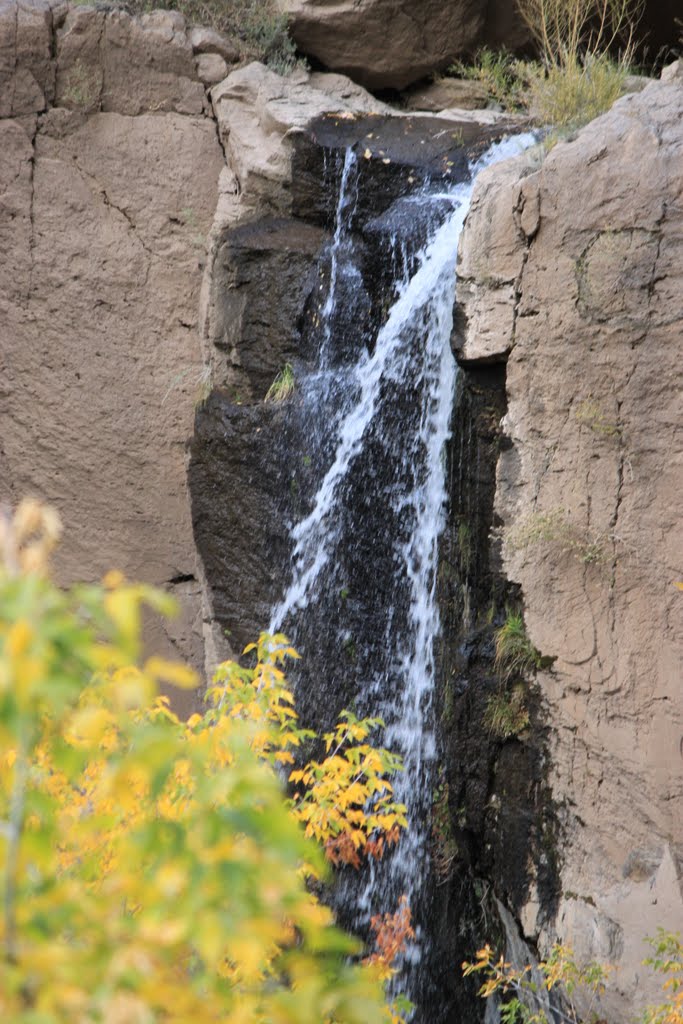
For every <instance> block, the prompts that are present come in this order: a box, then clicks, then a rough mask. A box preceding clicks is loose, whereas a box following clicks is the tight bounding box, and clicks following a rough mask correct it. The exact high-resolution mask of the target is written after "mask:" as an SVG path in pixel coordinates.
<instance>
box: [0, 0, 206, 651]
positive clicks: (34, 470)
mask: <svg viewBox="0 0 683 1024" xmlns="http://www.w3.org/2000/svg"><path fill="white" fill-rule="evenodd" d="M0 53H1V54H2V56H1V57H0V111H1V112H2V115H3V117H4V119H2V120H0V139H1V142H0V323H1V326H0V342H1V343H0V363H1V368H0V381H1V383H0V390H1V393H2V402H1V403H0V496H1V498H2V500H9V501H12V502H15V501H17V500H19V499H20V498H21V497H22V496H23V495H24V494H27V493H31V494H37V495H39V496H40V497H42V498H43V499H46V500H48V501H49V502H51V503H52V504H54V505H55V506H56V507H57V508H58V509H59V511H60V513H61V515H62V517H63V519H64V523H65V527H66V537H65V541H64V543H63V545H62V547H61V549H60V554H59V571H60V576H61V579H62V580H64V581H65V582H66V581H69V580H74V579H80V578H82V577H83V574H84V573H87V574H89V576H90V578H98V577H99V575H100V574H102V573H103V572H104V571H105V570H106V569H108V568H110V567H112V566H116V567H118V568H120V569H122V570H123V571H124V572H126V573H127V574H128V575H130V576H131V577H132V578H134V579H141V580H144V581H147V582H151V583H155V584H159V585H163V586H166V587H167V588H168V589H170V590H172V591H173V592H174V593H175V594H176V595H177V596H178V598H179V600H180V605H181V615H180V617H179V619H177V620H175V621H173V622H170V623H168V624H164V625H163V626H162V625H161V624H158V623H157V624H153V625H152V624H150V629H149V637H148V638H149V643H150V646H151V647H153V648H154V649H155V650H159V651H161V652H162V653H166V654H178V655H180V656H182V657H184V658H188V659H189V660H191V661H192V662H194V664H196V665H197V666H200V665H201V664H202V661H203V644H202V624H201V593H200V590H201V588H200V583H199V579H198V575H199V574H198V565H197V558H196V551H195V545H194V540H193V536H192V524H191V518H190V508H189V500H188V493H187V484H186V472H185V442H186V440H187V438H188V437H189V435H190V434H191V432H192V424H193V417H194V405H195V403H196V401H197V400H198V399H199V398H200V397H201V388H202V366H203V361H202V353H201V348H200V342H199V333H198V330H197V326H198V307H199V292H200V286H201V280H202V273H203V264H204V258H205V239H206V235H207V232H208V230H209V228H210V225H211V222H212V219H213V215H214V210H215V206H216V196H217V181H218V177H219V174H220V171H221V168H222V166H223V155H222V152H221V148H220V145H219V141H218V138H217V135H216V127H215V123H214V122H213V121H212V120H211V119H210V118H209V117H207V116H206V111H207V110H208V109H209V107H208V100H207V98H206V94H205V91H204V87H203V86H202V83H201V82H200V81H199V79H198V76H197V73H196V69H195V59H194V55H193V48H192V45H191V44H190V42H189V40H188V37H187V35H186V32H185V25H184V21H183V19H182V18H180V16H179V15H176V14H171V13H162V12H159V13H157V14H154V15H149V16H146V17H145V18H143V19H141V20H136V19H133V18H130V17H129V16H128V15H126V14H124V13H123V12H120V11H119V12H109V13H105V12H104V11H101V10H95V9H94V8H87V7H67V6H66V5H65V4H56V3H49V2H45V0H36V2H27V0H20V2H18V3H14V2H12V3H3V4H2V6H0Z"/></svg>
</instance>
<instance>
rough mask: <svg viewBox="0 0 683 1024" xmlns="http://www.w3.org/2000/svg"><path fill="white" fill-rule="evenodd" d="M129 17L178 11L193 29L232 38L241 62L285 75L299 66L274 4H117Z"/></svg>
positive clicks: (242, 0) (249, 0)
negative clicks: (260, 64) (197, 27)
mask: <svg viewBox="0 0 683 1024" xmlns="http://www.w3.org/2000/svg"><path fill="white" fill-rule="evenodd" d="M114 3H115V4H116V5H117V6H119V7H123V8H124V9H125V10H127V11H128V12H129V13H130V14H146V13H148V12H149V11H153V10H157V9H159V8H162V9H163V10H168V11H179V12H180V13H181V14H182V15H183V16H184V17H185V19H186V20H187V21H188V22H189V23H190V24H193V25H204V26H206V27H207V28H213V29H215V30H216V31H217V32H221V33H222V34H223V35H226V36H228V37H230V38H231V39H232V40H234V42H235V43H236V44H237V47H238V50H239V52H240V57H241V59H242V60H244V61H247V60H260V61H262V62H263V63H264V64H267V65H268V66H269V67H271V68H272V69H273V70H274V71H278V72H279V73H280V74H286V73H287V72H289V71H292V70H293V69H294V68H295V67H296V66H297V64H298V60H297V56H296V48H295V46H294V42H293V41H292V39H291V38H290V36H289V32H288V18H287V15H286V14H282V13H281V12H280V11H279V10H278V9H277V7H276V5H275V3H274V0H156V2H154V0H114Z"/></svg>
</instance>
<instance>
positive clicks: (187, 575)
mask: <svg viewBox="0 0 683 1024" xmlns="http://www.w3.org/2000/svg"><path fill="white" fill-rule="evenodd" d="M196 582H197V577H196V576H195V574H194V573H192V572H179V573H177V574H176V575H175V576H171V577H170V579H167V580H164V586H170V587H175V586H177V585H178V584H179V583H196Z"/></svg>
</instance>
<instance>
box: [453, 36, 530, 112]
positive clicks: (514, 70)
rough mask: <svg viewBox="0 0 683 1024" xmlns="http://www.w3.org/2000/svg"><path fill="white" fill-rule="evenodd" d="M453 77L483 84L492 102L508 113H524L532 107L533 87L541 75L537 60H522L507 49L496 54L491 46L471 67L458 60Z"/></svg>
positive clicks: (454, 66) (476, 57)
mask: <svg viewBox="0 0 683 1024" xmlns="http://www.w3.org/2000/svg"><path fill="white" fill-rule="evenodd" d="M448 73H449V75H453V76H454V77H456V78H466V79H468V80H470V81H475V82H480V83H481V85H483V86H484V88H485V89H486V90H487V91H488V93H489V95H490V97H491V99H492V100H494V101H495V102H496V103H499V104H500V105H501V106H502V107H503V109H504V110H512V111H517V110H524V109H526V108H527V107H528V105H529V87H530V85H531V82H532V80H533V79H534V78H536V77H537V74H538V65H537V64H535V63H534V62H533V61H524V60H519V59H518V58H516V57H513V56H512V54H510V53H507V52H506V51H505V50H502V51H499V52H496V51H495V50H491V49H489V48H488V47H484V48H483V49H481V50H478V51H477V53H476V54H475V56H474V60H473V61H472V63H471V64H467V63H465V62H463V61H456V62H455V63H454V64H452V65H451V66H450V67H449V69H448Z"/></svg>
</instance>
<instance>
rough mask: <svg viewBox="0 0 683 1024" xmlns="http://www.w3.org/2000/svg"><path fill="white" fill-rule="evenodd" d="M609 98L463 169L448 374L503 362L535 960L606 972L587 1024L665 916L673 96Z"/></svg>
mask: <svg viewBox="0 0 683 1024" xmlns="http://www.w3.org/2000/svg"><path fill="white" fill-rule="evenodd" d="M670 79H671V81H670V84H667V83H654V84H652V85H650V86H648V88H646V89H645V90H644V92H642V93H640V94H638V95H632V96H627V97H625V98H623V99H622V100H620V101H619V102H618V103H617V104H616V105H615V107H614V108H613V110H612V111H611V112H610V113H608V114H606V115H604V116H603V117H602V118H600V119H599V120H597V121H595V122H594V123H592V124H591V125H589V126H588V127H586V128H585V129H584V130H583V131H581V132H580V133H579V135H578V137H577V138H576V139H575V140H574V141H572V142H569V143H559V144H558V145H557V146H556V147H555V148H554V149H553V150H552V151H551V152H550V153H549V155H548V156H547V157H546V159H545V161H544V162H543V163H542V165H541V166H540V167H539V163H538V160H537V159H535V158H534V156H533V155H531V156H525V157H523V158H520V159H519V160H516V161H514V162H511V163H508V164H506V165H502V166H498V167H495V168H493V169H491V170H489V171H488V172H485V173H484V174H482V176H481V178H480V180H479V183H478V185H477V188H476V190H475V197H474V201H473V205H472V208H471V211H470V214H469V218H468V222H467V226H466V229H465V232H464V235H463V238H462V242H461V261H460V267H459V274H460V283H459V295H460V300H461V302H462V304H463V306H464V310H463V312H464V316H463V317H461V319H460V322H459V324H458V329H457V332H456V339H455V340H456V347H457V348H458V349H459V352H460V357H461V359H462V360H463V361H465V362H470V363H477V362H481V363H486V362H490V361H495V360H498V359H504V358H505V357H506V355H507V354H508V353H509V359H508V369H507V391H508V399H509V408H508V413H507V416H506V418H505V420H504V429H505V433H506V435H507V438H508V443H507V447H506V450H504V452H503V454H502V455H501V458H500V461H499V467H498V484H497V498H496V507H497V512H498V515H499V516H500V518H501V520H502V524H503V541H504V543H503V558H504V567H505V571H506V574H507V575H508V577H509V579H511V580H513V581H515V582H517V583H518V584H519V585H520V586H521V589H522V594H523V598H524V604H525V617H526V623H527V628H528V633H529V636H530V638H531V640H532V641H533V643H534V644H535V645H536V647H537V648H538V649H539V650H540V651H541V652H542V653H543V655H546V656H548V657H552V658H554V659H555V660H554V664H553V667H552V671H545V672H541V673H539V683H540V686H541V691H542V695H543V698H544V701H545V707H546V715H547V719H548V722H549V725H550V727H551V733H550V755H551V783H552V790H553V799H554V801H555V804H556V807H557V809H558V813H559V815H560V818H561V820H562V821H563V824H564V838H563V840H562V842H561V844H560V848H559V850H558V851H557V852H558V854H559V859H560V864H561V883H562V895H561V899H560V902H559V907H558V909H557V913H556V914H555V915H553V917H552V919H548V918H547V916H546V917H545V918H544V916H543V914H542V913H541V912H540V904H539V901H538V899H537V895H536V894H535V892H534V887H533V885H532V888H531V891H530V892H529V894H528V896H527V899H526V901H525V903H524V905H523V906H522V907H521V908H517V909H518V911H519V917H520V920H521V924H522V926H523V929H524V932H525V934H526V936H527V937H528V938H531V939H532V940H538V942H539V944H540V946H541V948H542V949H543V948H546V949H547V947H548V945H549V944H550V943H551V942H552V941H553V940H554V939H555V938H557V937H559V938H560V939H561V940H562V941H565V942H568V943H570V944H571V945H573V946H574V948H575V949H576V950H577V952H578V954H579V956H580V957H586V958H589V957H597V958H598V959H601V960H607V961H610V962H612V963H615V964H616V966H617V968H618V970H617V972H616V974H615V975H614V977H613V980H612V981H611V982H610V986H609V990H608V994H607V997H606V1000H605V1016H606V1017H607V1018H608V1019H609V1020H613V1021H626V1020H631V1019H632V1017H633V1012H632V1011H633V1007H634V1005H635V1006H640V1005H642V1004H643V1003H645V1002H647V1001H648V1000H650V1001H653V1000H655V999H657V998H658V992H657V988H658V983H657V984H656V985H655V986H654V987H652V985H648V983H647V981H646V973H647V972H646V971H645V970H644V969H643V968H642V967H641V966H640V962H641V960H642V958H643V957H644V956H645V955H646V952H647V947H646V945H645V944H644V941H643V940H644V937H645V936H646V935H652V934H654V933H655V931H656V928H657V927H658V926H661V927H664V928H669V929H676V928H680V923H681V920H683V899H682V896H681V868H682V865H683V810H682V803H683V788H682V786H681V777H682V776H681V767H682V762H681V737H682V735H683V701H682V697H681V690H680V678H681V677H680V667H681V658H682V655H683V599H682V595H681V593H680V591H678V590H677V589H676V588H675V587H674V586H673V583H674V581H676V580H680V579H681V578H682V575H683V566H682V565H681V553H682V552H683V530H682V519H681V514H680V492H681V467H682V463H683V444H682V441H681V435H680V415H681V405H680V396H681V385H682V383H683V376H682V366H683V360H682V357H683V346H682V341H683V338H682V334H681V331H682V323H683V270H682V268H683V127H682V125H683V88H681V85H680V83H679V82H678V81H676V80H675V79H674V76H673V75H671V76H670Z"/></svg>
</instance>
